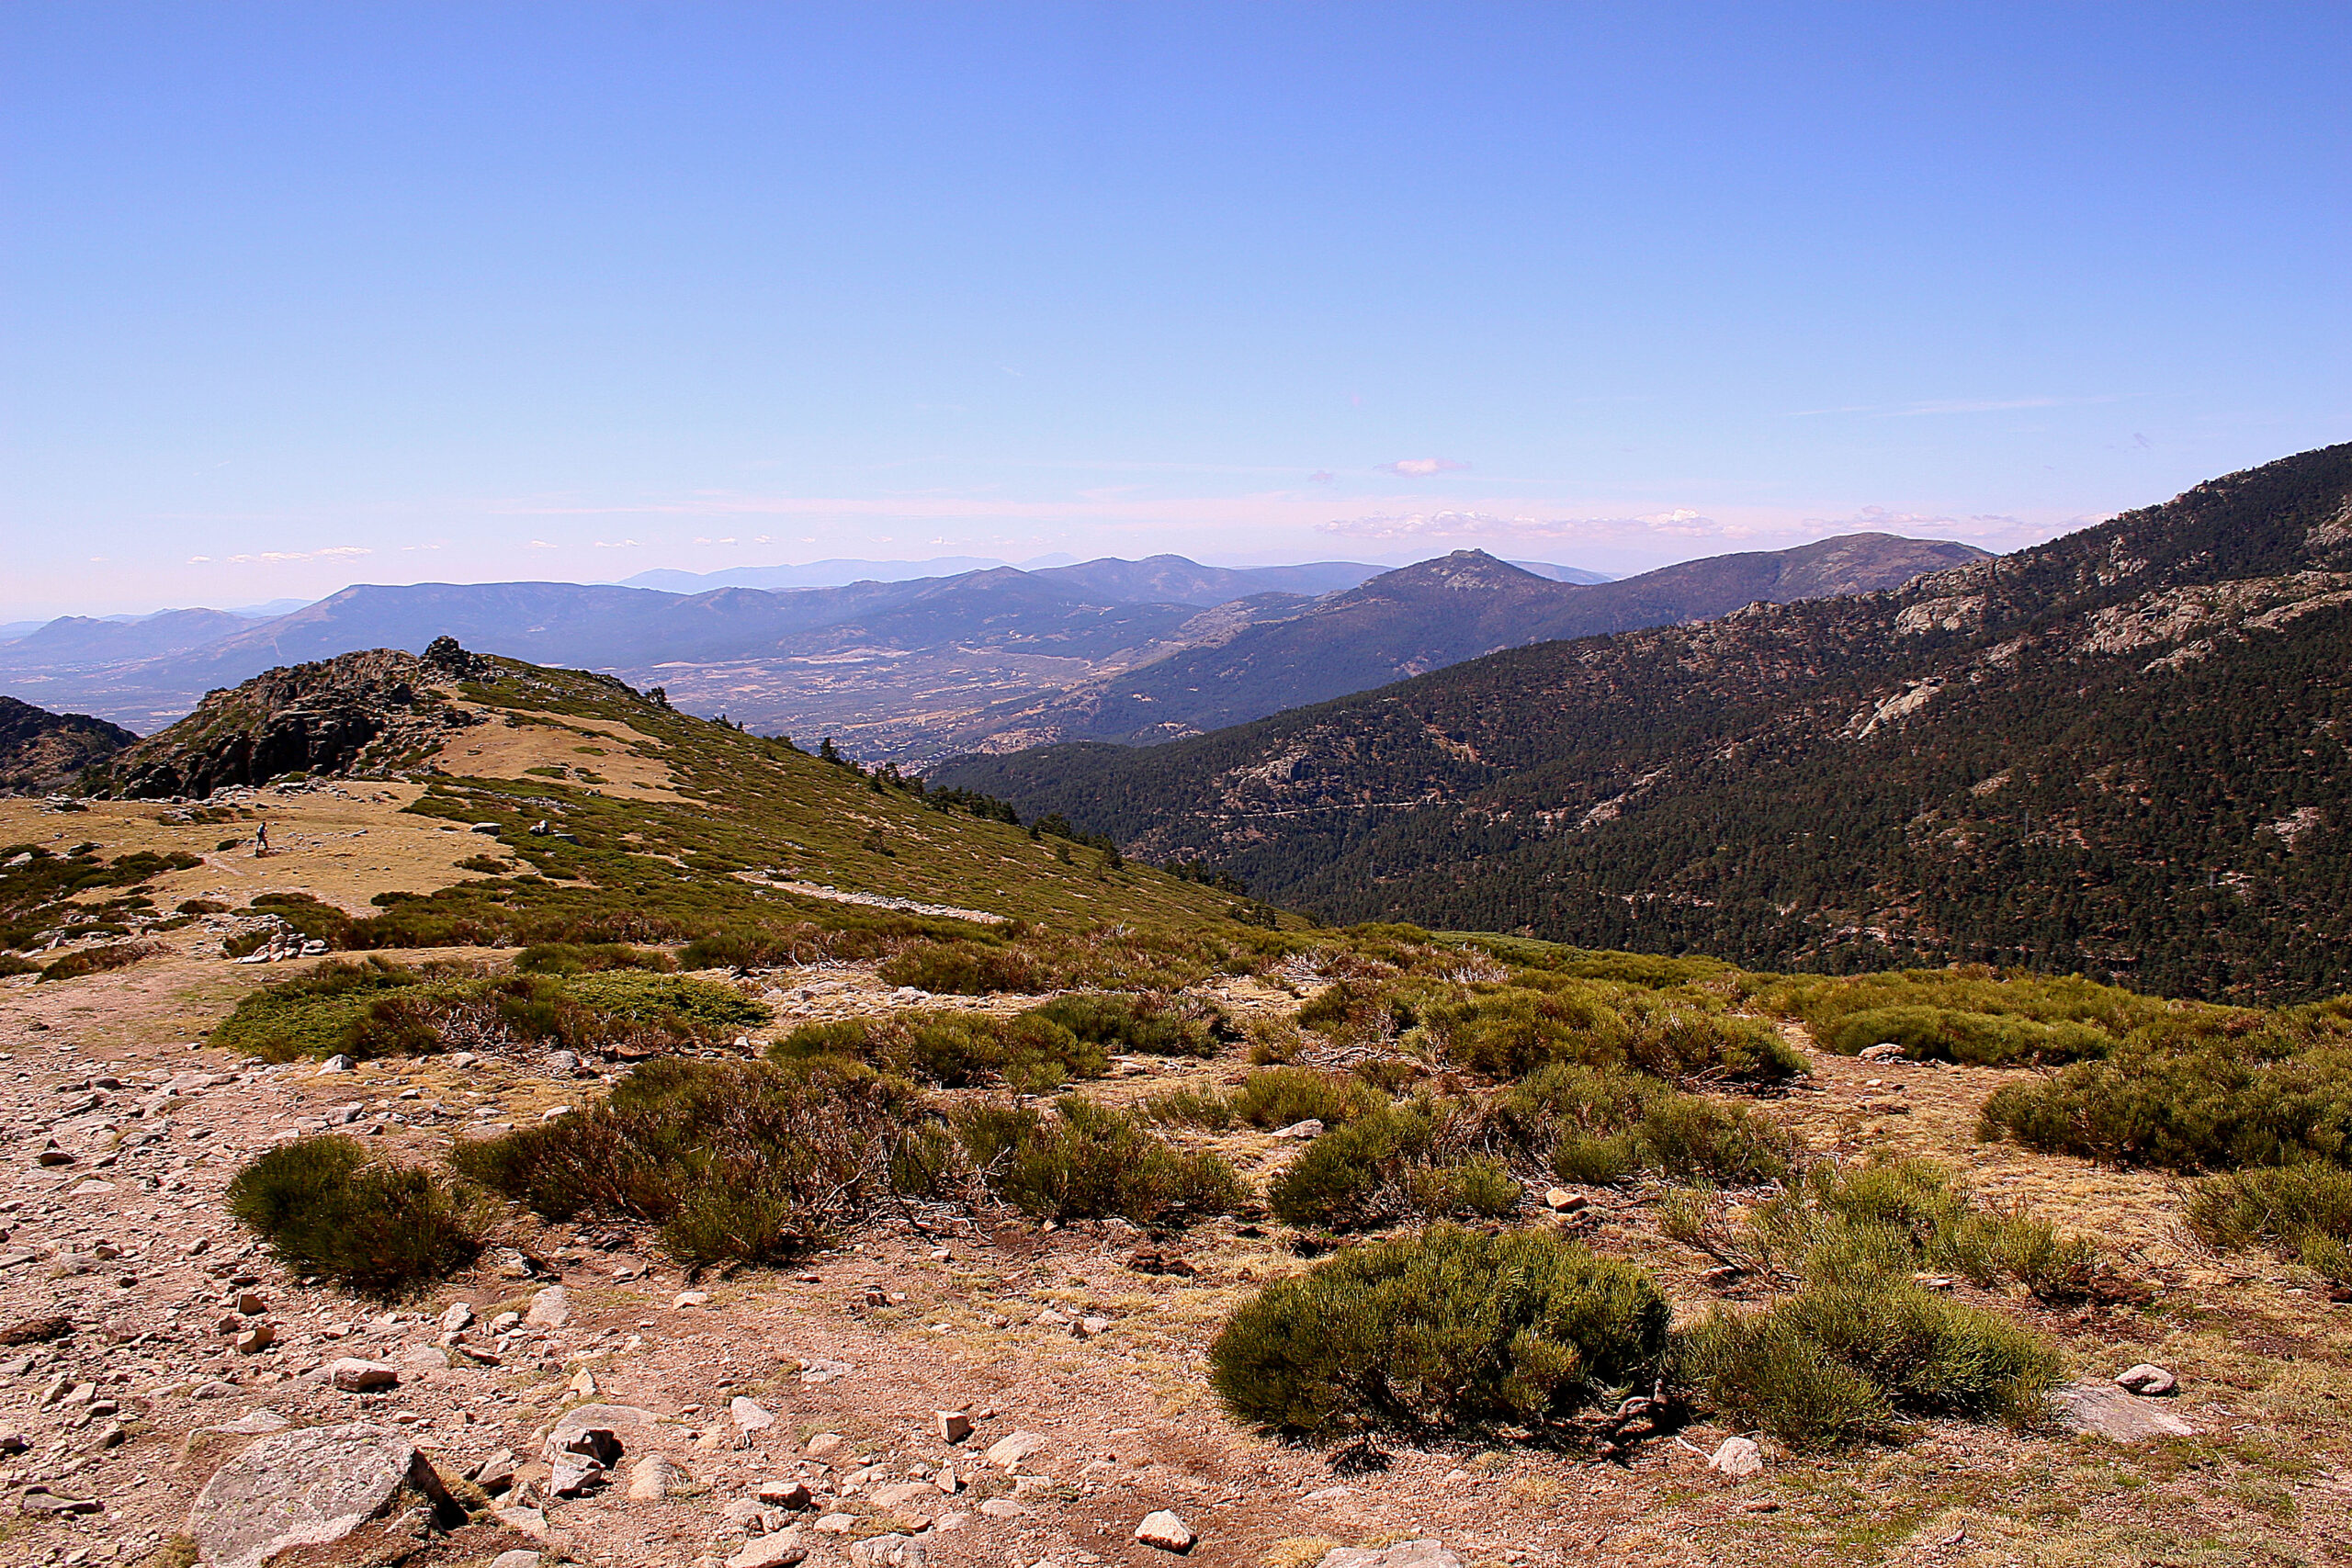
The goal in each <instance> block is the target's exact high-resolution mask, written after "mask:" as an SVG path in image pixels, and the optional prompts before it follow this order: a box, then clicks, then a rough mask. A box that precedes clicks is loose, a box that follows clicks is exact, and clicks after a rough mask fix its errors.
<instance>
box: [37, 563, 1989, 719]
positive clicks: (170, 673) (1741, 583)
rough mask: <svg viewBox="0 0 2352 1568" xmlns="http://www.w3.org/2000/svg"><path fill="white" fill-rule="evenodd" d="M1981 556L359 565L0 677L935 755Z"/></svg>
mask: <svg viewBox="0 0 2352 1568" xmlns="http://www.w3.org/2000/svg"><path fill="white" fill-rule="evenodd" d="M1978 553H1979V552H1976V551H1973V550H1971V549H1970V548H1969V547H1966V546H1961V545H1939V544H1923V543H1920V542H1918V541H1914V540H1902V539H1894V538H1891V537H1888V536H1855V537H1854V538H1852V539H1848V540H1840V541H1827V542H1825V543H1824V544H1821V545H1815V546H1807V547H1804V549H1802V550H1797V551H1785V552H1780V553H1778V554H1772V555H1743V556H1726V557H1720V558H1715V559H1714V560H1713V561H1702V562H1691V563H1686V564H1685V565H1683V566H1679V567H1673V568H1668V569H1667V570H1666V571H1664V572H1652V573H1648V574H1645V576H1642V577H1638V578H1632V579H1628V580H1626V581H1623V582H1611V581H1605V580H1603V581H1594V582H1586V581H1561V579H1564V578H1570V577H1574V578H1594V577H1597V575H1598V574H1595V573H1589V572H1579V571H1577V570H1575V569H1572V568H1566V567H1553V566H1544V568H1543V570H1544V572H1546V573H1550V574H1553V575H1548V576H1547V575H1539V574H1537V573H1536V572H1532V571H1529V570H1525V569H1523V568H1521V567H1517V566H1512V565H1510V564H1508V563H1505V562H1502V561H1499V560H1497V559H1495V558H1492V557H1489V556H1485V555H1478V554H1475V553H1473V554H1466V555H1461V556H1455V557H1449V558H1444V559H1442V560H1441V561H1436V562H1423V563H1420V564H1419V565H1416V566H1411V567H1405V568H1400V569H1397V570H1383V569H1381V568H1379V567H1374V566H1368V565H1364V564H1362V563H1357V562H1346V561H1321V562H1312V563H1309V564H1306V565H1303V566H1281V567H1252V568H1228V567H1209V566H1204V565H1202V564H1200V563H1199V562H1196V561H1192V560H1187V559H1185V558H1182V557H1181V556H1154V557H1151V558H1148V559H1144V560H1139V561H1131V560H1119V559H1108V558H1106V559H1103V560H1094V561H1085V562H1078V563H1073V564H1069V565H1066V566H1056V567H1044V568H1039V569H1037V570H1020V569H1017V568H1014V567H1007V566H997V567H989V568H986V569H982V570H971V571H965V572H960V573H957V574H955V575H952V576H946V577H932V578H913V579H904V580H899V581H882V580H879V579H869V580H865V581H856V582H851V583H846V584H841V585H836V586H830V587H815V588H795V589H768V588H748V587H741V586H733V587H719V588H713V589H708V590H707V591H704V592H695V593H673V592H664V591H662V590H660V589H653V588H642V587H628V586H625V585H621V584H601V585H599V584H586V585H583V584H579V583H568V582H494V583H470V584H453V583H417V584H413V585H409V586H403V587H385V586H377V585H365V584H363V585H358V586H354V587H351V588H346V589H345V590H343V591H342V592H339V593H335V594H333V595H331V596H329V597H328V598H325V599H322V600H320V601H319V602H318V603H316V604H306V605H303V606H302V607H300V608H299V609H296V610H294V611H293V612H291V613H290V614H287V615H277V616H275V617H272V618H269V619H266V620H254V619H249V618H246V617H243V616H238V615H230V614H227V613H224V612H220V611H212V610H178V611H172V612H169V613H167V614H164V615H155V616H151V617H147V618H144V619H141V620H136V621H97V620H90V619H86V618H80V617H69V618H66V619H63V620H60V621H54V622H51V623H49V624H48V625H46V626H41V627H40V628H39V629H38V630H36V631H34V632H32V633H31V634H30V635H28V636H27V637H21V638H18V639H17V640H16V641H13V642H10V643H6V644H0V686H4V687H5V688H6V689H7V690H9V691H12V692H14V693H16V694H18V695H19V696H21V697H22V698H24V699H25V700H27V701H29V702H33V703H37V704H39V705H41V706H43V707H45V708H49V709H53V710H62V709H67V708H72V709H77V710H86V711H88V712H91V713H95V714H97V715H99V716H103V717H106V718H108V719H111V720H113V721H115V722H118V723H121V724H125V725H127V726H129V727H130V728H135V729H145V730H152V729H154V728H160V727H161V726H162V725H164V724H165V723H168V722H170V721H172V720H174V719H176V718H177V717H179V716H182V715H184V714H186V713H187V712H188V711H190V710H191V709H193V708H194V707H195V706H196V705H197V703H198V699H200V698H201V697H202V695H203V694H205V693H206V692H208V691H212V690H215V689H219V688H222V687H228V686H234V685H236V684H238V683H239V682H243V681H245V680H248V679H250V678H251V677H253V676H254V675H256V674H258V673H260V672H262V671H266V670H269V669H273V668H277V667H281V666H288V665H295V664H301V663H307V662H312V661H316V660H323V659H329V658H333V657H334V656H335V655H338V654H342V653H346V652H351V651H354V650H357V649H379V648H390V649H405V650H409V651H412V652H413V651H416V650H420V649H423V648H424V646H425V645H426V644H428V643H430V642H431V641H432V640H433V639H434V638H435V637H441V636H451V637H457V638H458V640H459V641H460V642H462V643H464V644H465V645H466V646H468V647H469V648H474V649H481V650H483V651H487V652H494V653H499V654H504V655H508V656H511V657H515V658H519V659H526V660H531V661H533V662H535V663H539V664H553V665H567V666H572V667H578V668H584V669H590V670H594V671H600V672H604V673H608V674H614V675H617V676H619V677H621V678H622V679H623V680H626V681H628V682H630V683H631V684H634V685H638V686H640V687H649V686H656V685H659V686H662V687H663V688H664V689H665V690H666V692H667V694H668V695H669V698H670V700H671V701H672V702H673V703H674V704H675V705H678V706H680V707H682V708H684V709H686V710H687V711H689V712H695V713H701V714H718V713H725V714H727V715H728V716H730V717H731V718H733V719H735V720H737V721H739V722H742V723H745V724H748V725H751V726H752V727H754V728H758V729H760V730H762V731H763V732H769V733H774V732H779V731H780V732H783V733H787V734H792V735H796V736H799V737H801V738H802V739H815V738H818V737H821V736H825V735H831V736H834V737H835V738H837V739H838V740H839V742H840V743H841V744H842V746H843V747H844V748H845V749H846V750H850V751H851V752H853V754H855V755H859V756H863V757H866V758H869V759H874V760H884V759H887V760H891V761H899V762H900V763H902V764H914V765H922V764H923V763H926V762H928V761H933V760H936V759H937V758H940V757H942V756H944V755H947V754H950V753H951V752H954V751H958V750H1008V749H1012V748H1014V747H1018V746H1020V745H1023V744H1027V743H1030V742H1032V741H1035V740H1038V739H1065V738H1069V737H1072V736H1080V735H1085V736H1094V735H1103V736H1115V737H1118V738H1122V739H1125V738H1137V737H1141V738H1165V737H1168V736H1171V735H1182V734H1188V733H1193V732H1196V731H1198V730H1201V729H1204V728H1211V727H1214V726H1216V725H1218V724H1223V723H1227V722H1231V721H1233V720H1236V719H1242V718H1250V717H1255V716H1260V715H1261V714H1266V713H1271V712H1272V711H1274V710H1275V709H1277V708H1281V707H1284V706H1288V705H1294V704H1296V703H1301V702H1312V701H1316V700H1318V699H1321V698H1324V697H1329V696H1334V695H1338V694H1343V693H1346V692H1350V691H1355V690H1359V689H1361V688H1363V687H1364V686H1369V685H1377V684H1380V683H1382V682H1386V681H1390V680H1393V679H1395V678H1396V677H1397V675H1398V674H1400V673H1410V672H1413V671H1419V670H1427V669H1433V668H1436V667H1439V666H1441V665H1443V664H1448V663H1452V662H1454V661H1456V660H1462V659H1466V658H1472V657H1475V656H1476V655H1478V654H1481V653H1486V652H1488V651H1490V650H1492V649H1497V648H1504V647H1510V646H1513V645H1515V644H1518V643H1521V642H1526V641H1529V640H1531V639H1535V638H1541V637H1556V636H1561V635H1568V634H1571V633H1573V632H1577V631H1582V630H1589V629H1594V628H1596V627H1602V626H1618V625H1624V624H1646V622H1647V621H1649V620H1655V619H1668V620H1676V619H1687V618H1690V617H1692V616H1698V615H1715V614H1719V613H1721V612H1722V611H1723V610H1724V609H1726V608H1729V607H1732V606H1734V605H1736V604H1744V603H1746V602H1747V600H1748V599H1750V598H1754V597H1765V598H1780V597H1788V596H1792V595H1797V594H1802V593H1808V592H1838V591H1842V590H1843V589H1845V588H1847V587H1850V586H1854V585H1861V586H1883V585H1886V584H1889V583H1893V582H1899V581H1903V580H1904V579H1905V578H1907V577H1909V576H1911V575H1913V574H1915V573H1917V572H1919V571H1923V570H1933V569H1935V568H1936V567H1939V566H1941V565H1945V564H1948V563H1949V562H1951V561H1952V560H1955V559H1964V558H1972V557H1973V556H1974V555H1976V554H1978ZM1539 564H1541V563H1539Z"/></svg>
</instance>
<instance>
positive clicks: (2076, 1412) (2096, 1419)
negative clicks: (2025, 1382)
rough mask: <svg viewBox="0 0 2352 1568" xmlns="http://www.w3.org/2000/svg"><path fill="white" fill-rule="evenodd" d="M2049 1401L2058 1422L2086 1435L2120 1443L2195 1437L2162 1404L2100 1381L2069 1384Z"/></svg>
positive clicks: (2081, 1381) (2105, 1381)
mask: <svg viewBox="0 0 2352 1568" xmlns="http://www.w3.org/2000/svg"><path fill="white" fill-rule="evenodd" d="M2052 1399H2053V1400H2054V1401H2055V1402H2056V1404H2057V1405H2058V1418H2059V1420H2060V1421H2061V1422H2062V1423H2064V1425H2065V1427H2067V1428H2068V1429H2069V1430H2070V1431H2075V1432H2088V1433H2091V1434H2093V1435H2094V1436H2097V1437H2101V1438H2109V1439H2111V1440H2113V1441H2115V1442H2119V1443H2144V1442H2147V1441H2149V1440H2150V1439H2151V1438H2192V1437H2195V1436H2196V1435H2197V1428H2196V1427H2192V1426H2190V1425H2189V1424H2188V1422H2186V1421H2184V1420H2182V1419H2181V1418H2180V1417H2179V1416H2176V1415H2174V1414H2173V1413H2172V1412H2171V1411H2170V1410H2168V1409H2166V1408H2165V1405H2164V1404H2163V1402H2161V1401H2159V1400H2154V1399H2143V1398H2141V1397H2140V1396H2139V1395H2138V1394H2135V1393H2131V1392H2130V1391H2129V1390H2126V1389H2120V1388H2118V1387H2116V1386H2115V1384H2114V1383H2112V1382H2108V1381H2107V1380H2105V1379H2103V1378H2085V1379H2082V1380H2080V1381H2079V1382H2070V1383H2068V1384H2067V1385H2066V1386H2065V1387H2064V1388H2062V1389H2060V1390H2059V1391H2058V1392H2057V1393H2055V1394H2053V1395H2052Z"/></svg>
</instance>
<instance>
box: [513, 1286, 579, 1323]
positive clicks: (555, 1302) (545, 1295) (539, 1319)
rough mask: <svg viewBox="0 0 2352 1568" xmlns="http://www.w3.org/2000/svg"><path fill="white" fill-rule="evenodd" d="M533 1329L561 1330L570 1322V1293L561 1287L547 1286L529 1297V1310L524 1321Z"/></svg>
mask: <svg viewBox="0 0 2352 1568" xmlns="http://www.w3.org/2000/svg"><path fill="white" fill-rule="evenodd" d="M524 1321H525V1322H526V1323H528V1324H529V1325H531V1326H532V1327H534V1328H561V1327H563V1326H564V1325H566V1324H568V1323H570V1322H571V1292H569V1291H567V1290H565V1289H564V1288H563V1287H562V1286H561V1285H549V1286H548V1287H547V1288H546V1289H545V1290H542V1291H540V1292H537V1294H535V1295H533V1296H532V1297H531V1310H530V1313H529V1314H528V1315H527V1316H526V1318H525V1319H524Z"/></svg>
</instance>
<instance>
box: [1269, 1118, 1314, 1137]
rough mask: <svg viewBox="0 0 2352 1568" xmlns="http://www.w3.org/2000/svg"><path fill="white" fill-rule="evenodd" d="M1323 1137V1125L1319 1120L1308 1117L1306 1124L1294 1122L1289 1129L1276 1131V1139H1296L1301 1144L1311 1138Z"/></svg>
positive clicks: (1282, 1128)
mask: <svg viewBox="0 0 2352 1568" xmlns="http://www.w3.org/2000/svg"><path fill="white" fill-rule="evenodd" d="M1322 1135H1323V1123H1322V1122H1321V1120H1320V1119H1319V1118H1317V1117H1313V1116H1310V1117H1308V1118H1307V1119H1306V1121H1304V1122H1292V1123H1291V1124H1290V1125H1289V1126H1287V1127H1277V1128H1276V1129H1274V1136H1275V1137H1277V1138H1295V1139H1297V1140H1298V1141H1299V1142H1300V1143H1305V1142H1306V1141H1307V1140H1308V1139H1309V1138H1319V1137H1321V1136H1322Z"/></svg>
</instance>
